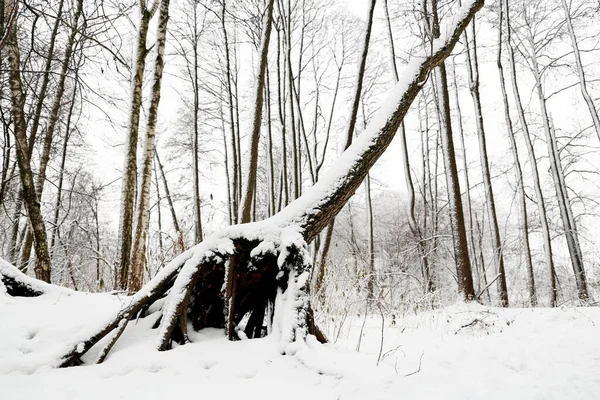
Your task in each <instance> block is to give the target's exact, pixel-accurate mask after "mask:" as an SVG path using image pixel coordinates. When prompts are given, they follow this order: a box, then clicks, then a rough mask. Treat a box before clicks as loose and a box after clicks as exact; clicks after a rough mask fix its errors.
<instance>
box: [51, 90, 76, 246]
mask: <svg viewBox="0 0 600 400" xmlns="http://www.w3.org/2000/svg"><path fill="white" fill-rule="evenodd" d="M76 95H77V84H75V85H74V87H73V96H72V97H71V104H70V105H69V113H68V115H67V124H66V126H65V137H64V138H63V145H62V154H61V159H60V170H59V173H58V188H57V193H56V204H55V206H54V218H53V221H52V238H51V239H50V253H51V254H52V253H53V252H54V244H55V243H56V236H57V234H58V230H59V226H58V218H59V216H60V207H61V202H62V200H61V198H62V188H63V183H64V182H63V181H64V174H65V163H66V161H67V147H68V145H69V138H70V137H71V118H72V116H73V108H74V107H75V102H76Z"/></svg>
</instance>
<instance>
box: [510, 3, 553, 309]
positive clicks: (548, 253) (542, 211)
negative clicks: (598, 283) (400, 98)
mask: <svg viewBox="0 0 600 400" xmlns="http://www.w3.org/2000/svg"><path fill="white" fill-rule="evenodd" d="M502 1H503V3H502V6H503V9H504V15H505V17H506V18H505V19H504V22H505V26H506V48H507V50H508V57H509V64H508V65H509V67H510V77H511V82H512V87H513V95H514V98H515V105H516V107H517V113H518V115H519V122H520V123H521V128H522V129H523V138H524V139H525V145H526V147H527V153H528V155H529V164H530V165H531V172H532V175H533V187H534V190H535V196H536V200H537V201H536V203H537V207H538V213H539V215H540V224H541V228H542V238H543V242H544V256H545V260H546V265H547V266H548V272H549V279H550V306H552V307H556V305H557V301H558V289H557V287H556V270H555V267H554V257H553V254H552V239H551V237H550V228H549V226H548V217H547V214H546V204H545V201H544V195H543V193H542V186H541V181H540V175H539V172H538V168H537V158H536V156H535V150H534V148H533V142H532V140H531V135H530V134H529V126H528V125H527V120H526V119H525V110H524V109H523V102H522V101H521V94H520V92H519V85H518V81H517V68H516V63H515V55H514V49H513V45H512V40H511V36H512V32H511V25H510V12H509V7H508V0H502Z"/></svg>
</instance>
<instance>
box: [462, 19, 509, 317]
mask: <svg viewBox="0 0 600 400" xmlns="http://www.w3.org/2000/svg"><path fill="white" fill-rule="evenodd" d="M471 27H472V30H473V35H472V36H473V50H472V51H473V57H472V58H471V46H470V45H469V37H468V35H467V33H466V31H465V33H464V40H465V50H466V54H467V70H468V74H467V76H468V82H469V89H470V92H471V97H472V98H473V108H474V110H475V120H476V121H477V138H478V139H479V156H480V159H481V175H482V176H483V186H484V188H485V199H486V203H487V209H488V213H489V221H490V228H491V234H492V243H493V246H494V260H495V264H496V268H497V270H498V274H499V275H500V277H499V278H498V280H497V282H498V297H499V298H500V305H501V306H502V307H508V289H507V287H506V272H505V269H504V256H503V251H502V240H501V239H500V228H499V227H498V217H497V215H496V201H495V198H494V190H493V187H492V176H491V172H490V166H489V160H488V153H487V144H486V137H485V136H486V135H485V128H484V124H483V111H482V109H481V94H480V92H479V63H478V60H477V41H476V35H475V33H476V32H475V19H473V21H472V22H471Z"/></svg>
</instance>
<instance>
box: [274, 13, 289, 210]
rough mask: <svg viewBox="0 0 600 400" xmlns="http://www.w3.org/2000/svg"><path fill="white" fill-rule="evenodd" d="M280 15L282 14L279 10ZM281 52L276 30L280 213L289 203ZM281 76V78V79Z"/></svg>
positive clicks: (284, 72) (283, 73)
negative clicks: (280, 188)
mask: <svg viewBox="0 0 600 400" xmlns="http://www.w3.org/2000/svg"><path fill="white" fill-rule="evenodd" d="M280 14H283V12H282V11H281V10H280ZM282 52H283V45H282V43H281V31H280V30H279V29H278V30H277V96H278V102H277V104H278V110H279V121H280V123H281V158H282V169H281V180H280V186H281V187H282V190H281V196H280V201H279V204H278V207H277V211H280V210H281V209H282V208H283V207H285V206H287V205H288V203H289V185H288V158H287V140H286V117H285V109H284V104H285V84H284V81H285V77H286V76H287V75H286V68H287V66H286V63H282V61H281V53H282ZM282 76H283V78H282Z"/></svg>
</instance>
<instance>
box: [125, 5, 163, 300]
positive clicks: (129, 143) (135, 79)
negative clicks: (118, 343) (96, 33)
mask: <svg viewBox="0 0 600 400" xmlns="http://www.w3.org/2000/svg"><path fill="white" fill-rule="evenodd" d="M155 1H156V2H157V1H158V0H155ZM156 2H155V3H154V4H153V7H152V8H153V10H150V9H148V8H147V6H146V0H142V2H141V3H140V10H139V12H140V16H139V17H140V21H139V25H138V31H137V43H136V48H135V52H134V55H133V60H132V64H131V65H132V71H131V72H132V76H131V108H130V111H129V126H128V128H127V136H126V140H125V159H124V167H123V171H124V173H123V184H122V190H121V210H120V220H119V252H118V255H119V261H118V263H119V264H118V265H119V268H118V271H119V276H118V277H117V279H116V280H115V285H116V287H117V288H119V289H121V290H125V289H127V284H128V283H129V275H130V266H131V247H132V239H133V232H132V231H133V215H134V201H135V185H136V177H137V144H138V135H139V128H140V111H141V107H142V84H143V82H144V67H145V64H146V63H145V60H146V56H147V54H148V50H147V49H146V37H147V36H148V27H149V25H150V19H151V18H152V14H153V13H154V10H155V7H156V4H157V3H156Z"/></svg>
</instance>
